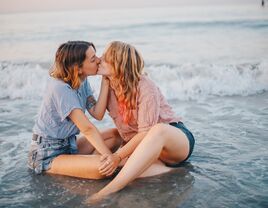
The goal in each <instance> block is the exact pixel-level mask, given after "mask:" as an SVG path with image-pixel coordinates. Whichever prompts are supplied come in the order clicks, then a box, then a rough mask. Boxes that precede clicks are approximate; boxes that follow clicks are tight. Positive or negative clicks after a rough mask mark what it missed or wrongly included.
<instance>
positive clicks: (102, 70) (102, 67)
mask: <svg viewBox="0 0 268 208" xmlns="http://www.w3.org/2000/svg"><path fill="white" fill-rule="evenodd" d="M97 74H99V75H104V76H107V77H109V76H112V75H113V74H114V72H113V67H112V65H111V64H109V63H108V62H106V61H105V59H104V55H102V57H101V62H100V64H99V68H98V71H97Z"/></svg>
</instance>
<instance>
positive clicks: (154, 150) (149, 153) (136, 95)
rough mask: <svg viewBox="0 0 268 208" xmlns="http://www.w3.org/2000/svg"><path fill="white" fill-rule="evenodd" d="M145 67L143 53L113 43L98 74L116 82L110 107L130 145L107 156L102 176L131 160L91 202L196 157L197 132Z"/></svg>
mask: <svg viewBox="0 0 268 208" xmlns="http://www.w3.org/2000/svg"><path fill="white" fill-rule="evenodd" d="M143 68H144V62H143V59H142V57H141V55H140V53H139V52H138V51H137V50H136V49H135V48H134V47H133V46H131V45H130V44H127V43H124V42H120V41H114V42H112V43H110V44H109V45H108V47H107V48H106V50H105V52H104V54H103V56H102V58H101V64H100V66H99V70H98V72H97V73H98V74H101V75H105V76H106V77H108V79H109V80H110V91H109V97H108V106H107V108H108V111H109V114H110V116H111V117H112V119H113V120H114V123H115V125H116V127H117V129H118V132H119V134H120V136H121V137H122V138H123V140H124V143H125V144H124V146H123V147H121V148H119V149H118V150H117V151H116V153H114V154H107V155H104V156H102V158H101V166H100V172H101V173H102V174H104V175H111V174H112V173H113V172H114V170H115V169H116V168H117V167H118V164H119V163H120V161H122V160H124V159H125V158H127V157H129V158H128V159H127V161H126V163H125V165H124V166H123V168H122V169H121V171H120V172H119V173H118V175H117V176H116V177H115V178H114V179H113V180H112V181H111V182H110V183H109V184H108V185H107V186H105V187H104V188H103V189H102V190H101V191H99V192H98V193H97V194H95V195H93V196H92V197H91V198H90V200H94V199H98V198H101V197H103V196H106V195H108V194H110V193H113V192H116V191H118V190H120V189H122V188H124V187H125V186H126V185H127V184H128V183H130V182H131V181H133V180H134V179H135V178H137V177H144V176H152V175H156V174H160V173H164V172H167V171H169V170H171V167H177V166H179V165H180V164H181V163H182V162H184V161H186V160H187V159H188V158H189V157H190V155H191V154H192V151H193V147H194V143H195V140H194V137H193V135H192V133H191V132H190V131H189V130H188V129H187V128H186V127H185V125H184V124H183V123H182V121H181V119H180V118H179V117H177V116H175V114H174V112H173V111H172V109H171V107H170V105H169V104H168V103H167V101H166V99H165V98H164V96H163V95H162V93H161V92H160V90H159V88H158V87H157V86H156V85H155V84H154V83H153V82H152V81H151V80H150V79H149V78H148V77H147V76H146V75H145V74H144V73H143Z"/></svg>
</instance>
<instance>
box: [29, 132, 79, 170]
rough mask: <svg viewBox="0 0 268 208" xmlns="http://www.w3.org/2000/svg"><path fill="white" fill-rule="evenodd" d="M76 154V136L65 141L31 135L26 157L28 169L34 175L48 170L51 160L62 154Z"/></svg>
mask: <svg viewBox="0 0 268 208" xmlns="http://www.w3.org/2000/svg"><path fill="white" fill-rule="evenodd" d="M77 152H78V149H77V144H76V136H71V137H68V138H65V139H55V138H45V137H41V136H38V135H36V134H34V135H33V138H32V143H31V147H30V151H29V155H28V167H29V168H30V169H31V170H33V171H34V172H35V173H36V174H40V173H42V171H46V170H49V169H50V167H51V163H52V160H53V159H54V158H55V157H57V156H59V155H62V154H76V153H77Z"/></svg>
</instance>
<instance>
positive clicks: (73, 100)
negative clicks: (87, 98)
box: [53, 85, 83, 121]
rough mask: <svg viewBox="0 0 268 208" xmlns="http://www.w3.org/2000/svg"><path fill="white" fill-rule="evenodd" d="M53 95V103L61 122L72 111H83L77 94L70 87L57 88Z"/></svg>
mask: <svg viewBox="0 0 268 208" xmlns="http://www.w3.org/2000/svg"><path fill="white" fill-rule="evenodd" d="M53 94H54V96H53V101H54V104H55V107H56V109H57V112H58V114H59V116H60V118H61V121H63V120H64V119H65V118H66V117H68V116H69V115H70V113H71V112H72V110H74V109H77V108H78V109H81V110H83V108H82V106H81V104H80V102H79V99H78V96H77V93H76V92H75V90H73V89H72V88H71V87H70V86H68V85H64V86H60V87H57V88H55V91H54V93H53Z"/></svg>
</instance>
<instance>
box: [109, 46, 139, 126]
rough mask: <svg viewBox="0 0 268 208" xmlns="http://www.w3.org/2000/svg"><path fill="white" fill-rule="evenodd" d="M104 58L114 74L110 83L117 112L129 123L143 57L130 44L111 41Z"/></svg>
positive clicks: (134, 105) (134, 104) (134, 107)
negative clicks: (115, 100)
mask: <svg viewBox="0 0 268 208" xmlns="http://www.w3.org/2000/svg"><path fill="white" fill-rule="evenodd" d="M104 59H105V61H106V62H107V63H109V64H110V65H111V66H112V68H113V72H114V75H113V77H112V78H111V82H110V84H111V87H112V88H113V89H114V91H115V95H116V97H117V99H118V103H119V113H120V114H121V115H122V117H123V121H124V122H125V123H129V121H130V120H131V118H132V116H133V115H132V113H131V110H134V109H136V106H137V100H136V99H137V98H136V97H137V91H138V89H137V88H138V83H139V81H140V77H141V75H142V73H143V68H144V61H143V58H142V56H141V55H140V53H139V52H138V51H137V50H136V48H135V47H133V46H132V45H130V44H127V43H124V42H120V41H113V42H111V43H110V44H109V45H108V46H107V48H106V50H105V53H104Z"/></svg>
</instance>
